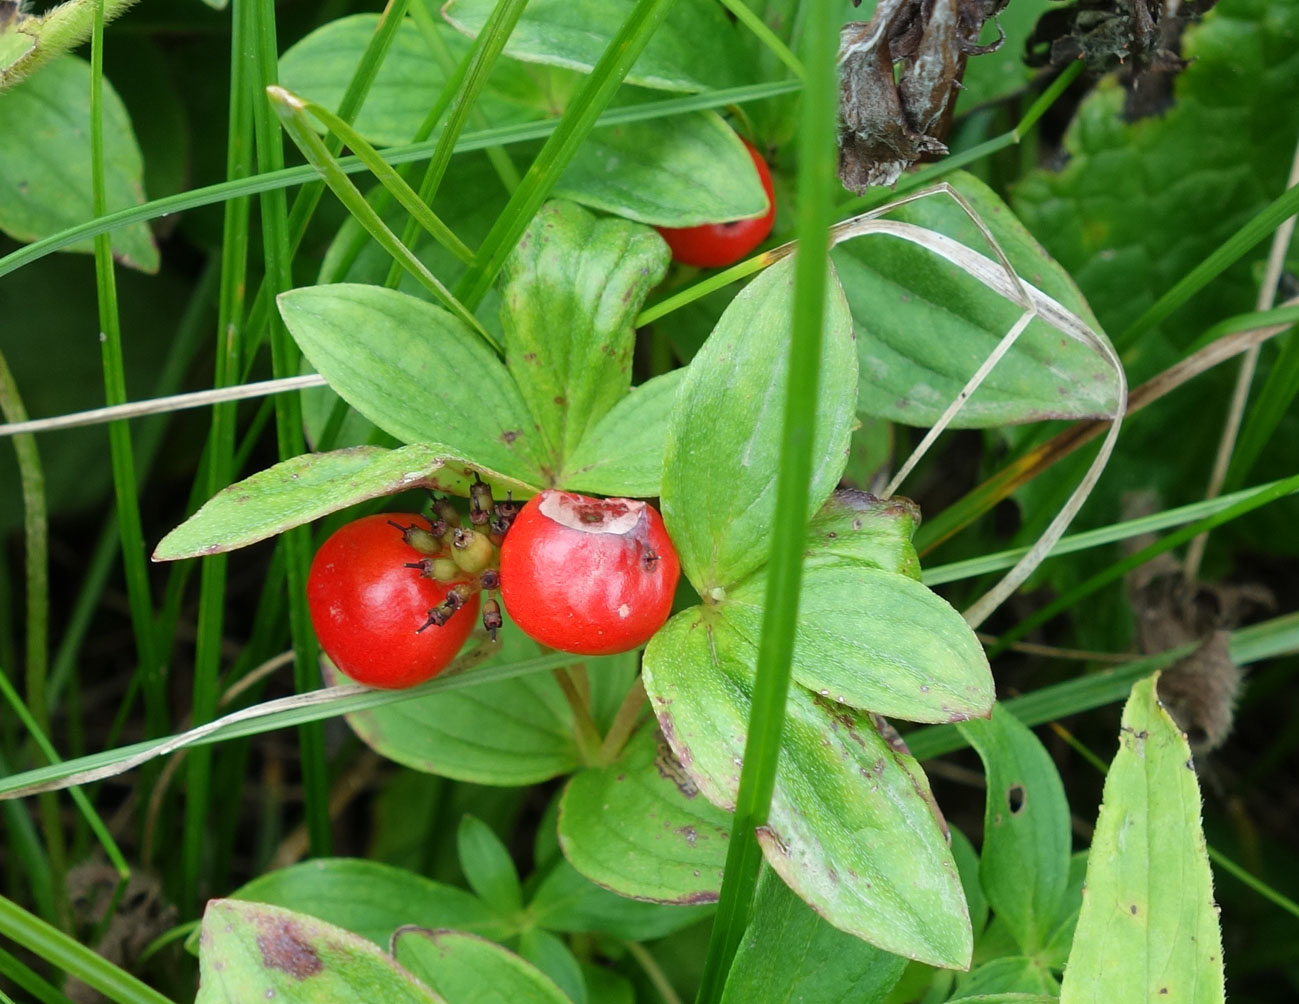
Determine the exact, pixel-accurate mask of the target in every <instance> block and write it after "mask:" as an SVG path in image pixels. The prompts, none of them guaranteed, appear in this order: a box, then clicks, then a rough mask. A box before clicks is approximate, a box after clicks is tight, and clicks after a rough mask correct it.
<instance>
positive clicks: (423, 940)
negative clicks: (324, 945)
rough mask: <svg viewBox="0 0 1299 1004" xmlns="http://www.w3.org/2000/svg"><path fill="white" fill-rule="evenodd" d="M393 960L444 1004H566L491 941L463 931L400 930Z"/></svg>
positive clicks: (535, 972) (551, 984)
mask: <svg viewBox="0 0 1299 1004" xmlns="http://www.w3.org/2000/svg"><path fill="white" fill-rule="evenodd" d="M392 950H393V955H394V956H395V957H396V959H397V961H398V962H400V963H401V964H402V965H403V966H405V967H406V968H407V969H408V970H410V972H412V973H414V974H415V975H416V976H417V977H419V979H420V980H422V981H423V982H424V983H426V984H427V985H428V986H430V987H432V988H433V989H435V990H436V991H437V992H438V993H440V994H441V995H442V996H443V998H445V999H446V1001H447V1004H571V1001H570V1000H569V998H568V997H567V996H566V995H565V993H564V992H563V991H562V990H560V989H559V987H558V986H557V985H556V983H555V981H554V980H552V979H551V978H550V977H549V976H547V975H546V974H545V973H543V972H541V970H539V969H537V968H536V967H535V966H533V965H531V964H530V963H529V962H527V961H526V960H524V959H521V958H519V956H517V955H515V954H514V953H513V952H511V951H510V950H509V949H507V948H502V947H501V946H500V945H498V944H496V943H495V942H491V941H487V940H486V939H484V938H480V937H477V936H476V935H473V934H466V933H465V932H464V931H429V930H423V929H419V928H415V929H411V930H406V931H402V932H401V934H399V935H397V937H396V939H395V940H394V941H393V946H392Z"/></svg>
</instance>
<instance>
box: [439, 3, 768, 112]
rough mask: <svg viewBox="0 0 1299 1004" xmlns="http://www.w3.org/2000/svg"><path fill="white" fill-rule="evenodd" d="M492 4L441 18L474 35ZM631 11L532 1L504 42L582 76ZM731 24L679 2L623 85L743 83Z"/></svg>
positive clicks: (532, 59)
mask: <svg viewBox="0 0 1299 1004" xmlns="http://www.w3.org/2000/svg"><path fill="white" fill-rule="evenodd" d="M494 6H495V0H451V2H450V3H448V4H446V6H444V7H443V8H442V12H443V16H444V17H445V18H446V19H447V20H448V21H450V22H451V23H452V24H453V25H454V26H455V27H456V28H458V29H459V30H460V31H463V32H464V33H465V34H467V35H469V36H471V37H476V36H477V35H478V33H479V32H480V31H482V29H483V25H484V24H486V23H487V18H488V16H489V15H490V14H491V12H492V8H493V7H494ZM633 7H634V0H533V2H532V3H530V4H528V8H527V10H525V11H524V12H523V17H521V18H520V19H519V23H518V25H517V26H516V27H515V29H514V33H513V34H512V35H511V36H510V40H509V42H507V43H506V45H505V53H506V55H508V56H512V57H513V58H515V59H521V60H523V61H524V62H528V63H546V64H548V65H551V66H566V67H570V68H572V69H575V70H581V71H583V72H586V73H589V72H590V71H591V69H592V68H593V67H594V66H595V64H596V62H597V61H598V60H599V59H600V56H601V55H602V54H603V53H604V50H605V49H606V48H607V47H608V45H609V43H610V42H611V41H612V40H613V36H614V35H615V34H616V33H617V31H618V29H619V28H620V27H621V26H622V23H623V22H624V21H626V20H627V17H628V15H630V14H631V12H632V9H633ZM742 52H743V50H742V48H741V46H740V45H739V43H738V39H737V37H736V29H735V25H734V24H733V23H732V22H731V21H730V20H729V19H728V18H727V17H726V14H725V12H724V11H722V10H721V8H719V7H718V6H717V5H716V4H715V3H712V2H710V0H679V2H677V3H676V4H675V5H674V6H673V7H672V10H671V12H670V13H669V14H668V16H667V19H666V20H665V21H664V22H663V24H662V26H661V27H660V28H659V29H658V30H657V31H656V32H655V33H654V35H653V37H652V38H650V40H649V43H648V44H647V45H646V46H645V50H644V51H643V52H642V53H641V54H640V57H639V58H638V59H637V60H636V62H635V64H634V65H633V66H632V68H631V71H630V72H629V73H628V74H627V82H628V83H629V84H639V85H641V86H642V87H655V88H658V89H660V90H665V91H707V90H712V89H714V88H720V87H736V86H738V85H740V84H744V83H748V82H749V74H748V72H747V71H746V69H745V66H744V63H743V55H742Z"/></svg>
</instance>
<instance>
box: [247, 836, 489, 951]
mask: <svg viewBox="0 0 1299 1004" xmlns="http://www.w3.org/2000/svg"><path fill="white" fill-rule="evenodd" d="M229 898H230V899H232V900H243V901H248V902H253V903H267V904H269V905H271V906H279V907H284V908H285V909H289V910H295V911H297V912H298V913H305V914H310V915H311V916H312V917H315V918H317V919H319V920H323V921H325V922H326V923H328V924H333V925H334V926H335V927H341V928H343V929H344V930H347V931H351V932H352V933H353V934H356V935H359V936H360V937H362V938H365V939H367V940H369V941H373V942H374V943H375V944H376V945H380V946H382V947H384V948H387V947H388V939H389V938H391V937H392V933H393V931H395V930H396V929H397V928H399V927H401V926H403V925H404V924H415V925H418V926H421V927H455V928H458V929H460V930H463V931H474V932H476V933H478V934H482V935H484V936H485V937H490V938H504V937H507V936H508V935H509V934H510V933H511V932H510V927H509V925H508V924H507V923H506V922H505V921H504V920H502V919H501V917H500V915H499V914H498V913H497V912H496V911H495V910H493V909H492V908H491V907H490V906H488V905H487V904H486V903H484V902H483V901H482V900H480V899H478V898H477V897H476V896H473V895H471V894H470V893H467V892H465V891H464V890H463V889H457V888H456V887H454V886H449V885H444V884H442V883H441V882H434V881H432V880H431V879H427V878H425V877H424V876H422V875H417V874H416V873H414V872H410V871H406V870H405V869H404V868H394V867H392V866H391V865H385V864H381V863H379V862H377V861H364V860H361V859H358V858H316V859H314V860H312V861H304V862H302V863H301V864H296V865H291V866H290V867H288V868H280V869H277V870H276V871H272V872H267V873H266V874H265V875H261V876H259V877H257V878H255V879H253V880H252V881H251V882H249V883H248V884H247V885H245V886H242V887H241V888H239V889H237V890H235V891H234V892H233V893H231V894H230V897H229Z"/></svg>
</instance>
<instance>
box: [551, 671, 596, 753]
mask: <svg viewBox="0 0 1299 1004" xmlns="http://www.w3.org/2000/svg"><path fill="white" fill-rule="evenodd" d="M553 675H554V677H555V682H556V683H558V684H559V689H560V690H562V691H563V692H564V699H565V700H566V701H568V706H569V707H570V708H572V709H573V738H574V740H575V741H576V743H577V752H578V755H579V756H580V757H581V760H582V763H584V764H593V763H596V762H597V761H598V759H599V756H600V741H601V740H600V730H599V729H598V728H597V727H596V724H595V719H594V718H592V717H591V702H590V700H589V699H588V698H587V697H586V696H585V695H583V693H582V691H581V688H579V687H578V685H577V683H576V682H575V681H574V680H573V677H572V676H571V675H570V673H569V668H568V667H567V666H558V667H556V668H555V670H554V674H553Z"/></svg>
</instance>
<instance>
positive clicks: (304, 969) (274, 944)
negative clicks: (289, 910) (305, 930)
mask: <svg viewBox="0 0 1299 1004" xmlns="http://www.w3.org/2000/svg"><path fill="white" fill-rule="evenodd" d="M261 923H262V931H261V933H260V934H258V935H257V950H258V951H259V952H261V953H262V964H263V965H265V966H266V968H267V969H278V970H279V971H280V972H282V973H288V974H289V975H290V976H292V977H293V978H294V979H295V980H305V979H307V978H308V977H310V976H315V975H316V973H318V972H320V971H321V970H322V969H324V968H325V967H324V965H323V964H322V963H321V961H320V956H319V955H317V954H316V950H315V949H314V948H312V947H311V945H310V944H308V943H307V940H306V939H305V938H304V937H303V935H302V932H301V931H300V930H299V929H298V925H297V924H295V923H294V922H293V921H291V920H286V921H277V920H271V919H269V918H267V919H264V920H262V921H261Z"/></svg>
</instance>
